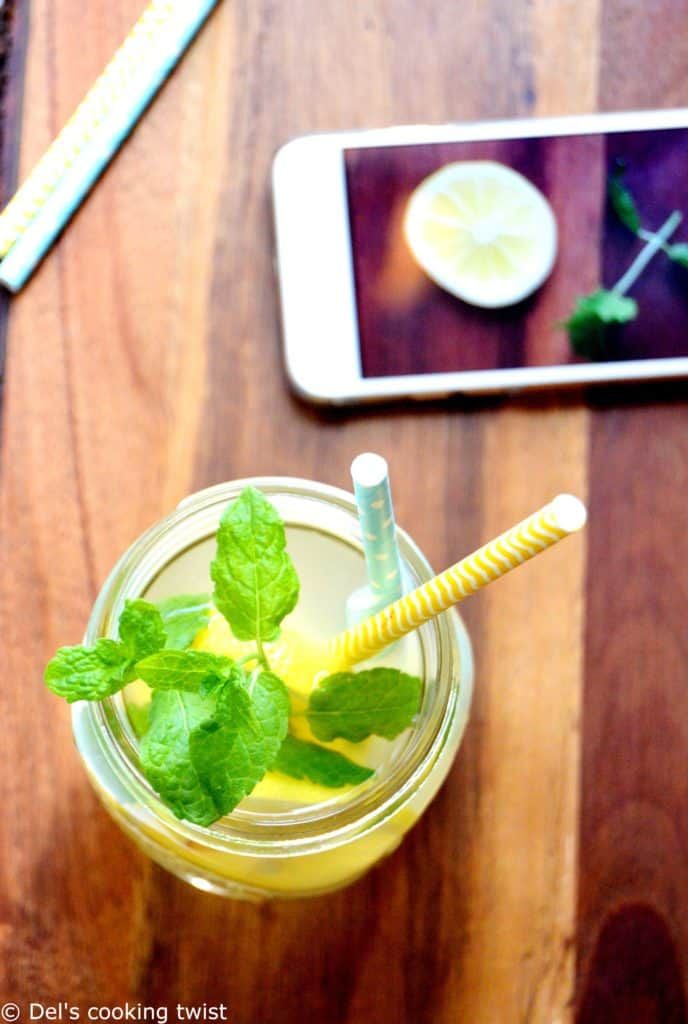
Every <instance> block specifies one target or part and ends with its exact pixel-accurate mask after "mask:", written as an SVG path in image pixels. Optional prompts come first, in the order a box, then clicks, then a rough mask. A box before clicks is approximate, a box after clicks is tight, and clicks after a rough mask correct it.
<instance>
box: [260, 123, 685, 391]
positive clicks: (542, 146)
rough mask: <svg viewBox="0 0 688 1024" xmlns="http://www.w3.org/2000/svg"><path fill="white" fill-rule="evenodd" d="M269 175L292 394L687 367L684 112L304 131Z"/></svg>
mask: <svg viewBox="0 0 688 1024" xmlns="http://www.w3.org/2000/svg"><path fill="white" fill-rule="evenodd" d="M272 186H273V202H274V217H275V237H276V254H277V269H278V277H279V289H280V300H281V312H282V326H283V339H284V351H285V357H286V367H287V373H288V376H289V379H290V381H291V383H292V385H293V387H294V388H295V389H296V391H297V392H298V393H299V394H300V395H301V396H302V397H304V398H306V399H309V400H311V401H313V402H318V403H333V404H348V403H358V402H364V401H373V400H382V399H392V398H438V397H445V396H449V395H452V394H457V393H467V394H468V393H481V392H482V393H485V392H498V391H517V390H521V389H526V388H541V387H548V386H562V385H574V384H591V383H596V382H603V381H612V380H613V381H637V380H641V379H648V378H669V377H679V376H684V375H686V374H688V244H687V242H688V110H685V109H684V110H673V111H655V112H643V113H623V114H599V115H590V116H581V117H567V118H543V119H538V120H516V121H500V122H490V123H480V124H453V125H443V126H428V125H418V126H409V127H398V128H388V129H381V130H372V131H368V130H367V131H357V132H343V133H333V134H321V135H307V136H303V137H300V138H296V139H293V140H291V141H290V142H288V143H287V144H286V145H285V146H283V147H282V148H281V149H280V150H279V151H278V153H277V155H276V157H275V159H274V163H273V176H272ZM684 216H685V217H686V220H684V221H683V223H681V221H682V218H683V217H684ZM602 290H604V295H603V294H602ZM605 296H606V297H605ZM609 296H611V298H610V297H609Z"/></svg>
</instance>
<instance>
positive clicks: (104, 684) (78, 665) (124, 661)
mask: <svg viewBox="0 0 688 1024" xmlns="http://www.w3.org/2000/svg"><path fill="white" fill-rule="evenodd" d="M129 665H130V660H129V658H128V656H127V652H126V650H125V649H124V646H123V645H122V644H120V643H118V642H117V641H116V640H108V639H100V640H96V643H95V646H94V647H82V646H81V645H78V646H75V647H61V648H60V650H59V651H58V652H57V654H56V655H55V657H54V658H53V659H52V660H51V661H50V662H48V665H47V667H46V670H45V676H44V679H45V685H46V686H47V687H48V689H49V690H52V692H53V693H56V694H57V696H58V697H65V698H66V699H67V700H68V701H69V703H70V704H73V703H74V701H77V700H103V699H104V698H105V697H110V696H111V695H112V694H113V693H117V691H118V690H121V689H122V687H123V686H124V684H125V682H126V681H127V680H126V672H127V669H128V667H129Z"/></svg>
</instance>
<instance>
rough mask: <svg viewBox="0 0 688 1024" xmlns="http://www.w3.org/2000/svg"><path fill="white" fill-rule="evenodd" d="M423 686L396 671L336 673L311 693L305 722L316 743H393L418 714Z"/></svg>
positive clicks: (416, 679)
mask: <svg viewBox="0 0 688 1024" xmlns="http://www.w3.org/2000/svg"><path fill="white" fill-rule="evenodd" d="M422 694H423V684H422V682H421V681H420V679H419V678H418V677H417V676H410V675H407V674H406V673H405V672H400V671H399V669H396V668H371V669H367V670H366V671H364V672H355V673H354V672H337V673H335V675H332V676H328V677H327V679H323V681H322V682H321V683H320V684H319V685H318V687H317V688H316V689H315V690H313V692H312V693H311V696H310V700H309V703H308V709H307V711H306V718H307V719H308V724H309V725H310V727H311V729H312V731H313V734H314V735H315V736H316V737H317V738H318V739H319V740H325V741H328V740H334V739H337V737H341V738H342V739H345V740H351V741H352V742H353V743H358V742H360V740H364V739H366V738H367V737H368V736H382V737H383V738H384V739H388V740H389V739H393V738H394V737H395V736H398V735H399V733H401V732H403V731H404V729H406V728H408V726H409V725H410V724H411V722H412V721H413V719H414V716H415V715H416V714H417V712H418V710H419V708H420V703H421V698H422Z"/></svg>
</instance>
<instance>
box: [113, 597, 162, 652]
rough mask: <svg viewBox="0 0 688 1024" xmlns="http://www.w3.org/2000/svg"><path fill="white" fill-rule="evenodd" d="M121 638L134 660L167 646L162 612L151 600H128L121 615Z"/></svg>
mask: <svg viewBox="0 0 688 1024" xmlns="http://www.w3.org/2000/svg"><path fill="white" fill-rule="evenodd" d="M119 638H120V640H121V641H122V643H123V644H124V647H125V650H126V652H127V654H128V655H129V658H130V659H131V661H132V662H135V661H138V660H139V659H140V658H145V657H146V656H147V655H149V654H153V653H154V652H155V651H159V650H161V649H162V648H163V647H164V646H165V640H166V635H165V627H164V626H163V624H162V616H161V615H160V612H159V611H158V609H157V608H156V607H155V605H154V604H151V603H150V602H149V601H142V600H140V599H139V600H137V601H126V602H125V605H124V610H123V612H122V614H121V615H120V617H119Z"/></svg>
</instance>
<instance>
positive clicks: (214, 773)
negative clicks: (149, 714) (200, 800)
mask: <svg viewBox="0 0 688 1024" xmlns="http://www.w3.org/2000/svg"><path fill="white" fill-rule="evenodd" d="M189 752H190V756H191V762H192V764H193V767H194V770H195V771H196V773H197V776H198V778H199V779H200V781H201V784H202V786H203V788H204V789H205V790H206V792H208V793H209V794H210V796H211V797H212V800H213V802H214V804H215V807H216V809H217V811H218V816H220V815H223V814H228V813H229V812H230V811H231V810H233V808H234V807H236V805H237V804H238V803H239V801H240V800H243V798H244V797H245V796H246V795H247V794H248V793H250V792H251V790H252V789H253V788H254V786H255V785H256V783H257V782H259V781H260V779H262V777H263V775H264V774H265V771H266V769H267V766H268V762H267V757H266V744H265V735H264V733H263V728H262V726H261V723H260V722H259V721H258V719H257V717H256V715H255V714H254V711H253V708H252V706H251V698H250V697H249V694H248V691H247V690H246V688H245V687H244V686H243V684H242V683H240V682H239V681H238V680H237V679H235V678H232V679H230V680H229V681H228V682H227V683H226V684H225V685H224V686H223V688H222V690H221V691H220V693H219V695H218V697H217V707H216V710H215V714H214V716H213V717H212V718H211V719H208V720H206V721H203V722H200V723H199V724H198V726H197V727H196V728H195V729H194V730H193V731H192V732H191V735H190V737H189Z"/></svg>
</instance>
